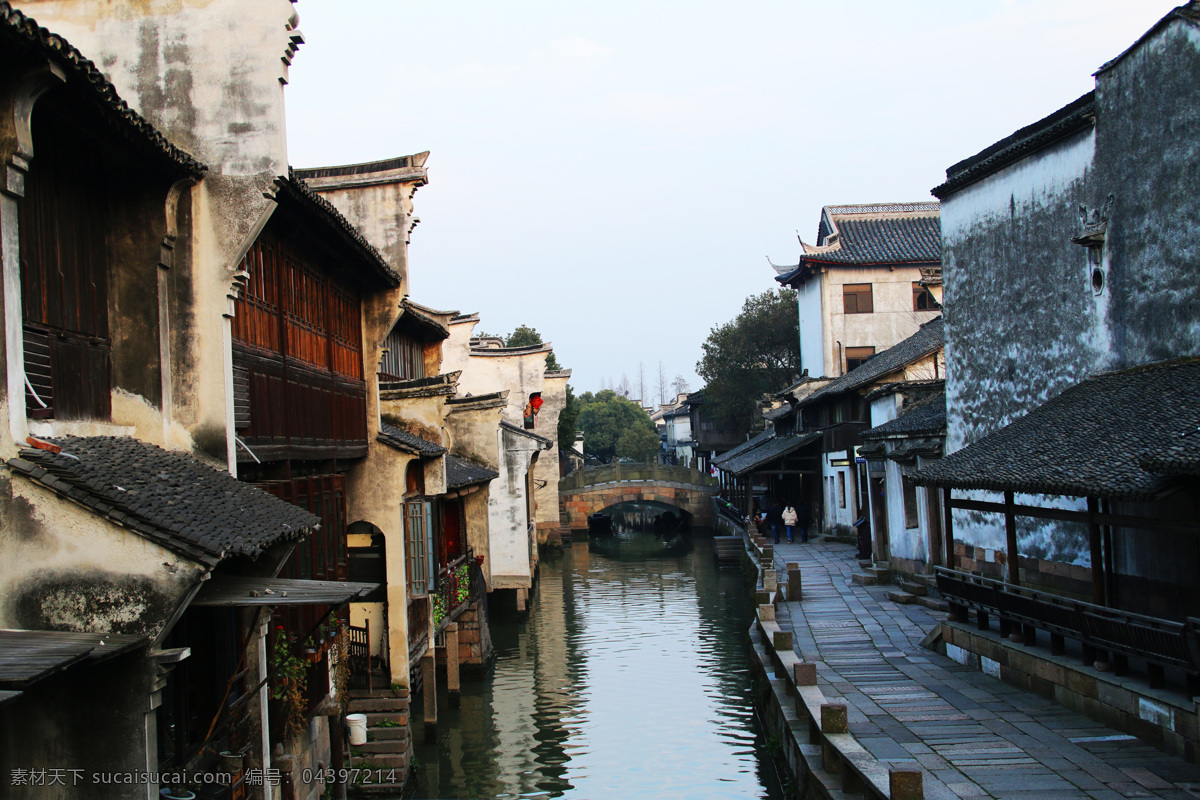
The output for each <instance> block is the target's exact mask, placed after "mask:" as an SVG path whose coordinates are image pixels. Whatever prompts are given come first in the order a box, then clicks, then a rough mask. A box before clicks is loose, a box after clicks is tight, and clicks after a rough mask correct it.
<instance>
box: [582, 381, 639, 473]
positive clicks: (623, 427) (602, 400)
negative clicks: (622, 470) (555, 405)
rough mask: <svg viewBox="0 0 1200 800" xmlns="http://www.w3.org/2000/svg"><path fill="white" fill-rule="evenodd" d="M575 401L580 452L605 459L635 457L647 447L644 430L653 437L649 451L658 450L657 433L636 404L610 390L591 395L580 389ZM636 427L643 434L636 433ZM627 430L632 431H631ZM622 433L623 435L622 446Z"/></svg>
mask: <svg viewBox="0 0 1200 800" xmlns="http://www.w3.org/2000/svg"><path fill="white" fill-rule="evenodd" d="M579 403H580V411H579V428H580V430H582V431H583V451H584V453H586V454H587V455H589V456H595V457H596V458H598V459H600V460H601V461H605V462H607V461H612V459H613V458H614V457H616V456H618V455H621V456H623V457H625V458H639V457H641V456H642V455H643V454H644V453H645V452H646V449H647V448H646V445H645V443H646V442H647V441H648V439H647V436H646V435H645V433H648V434H649V436H650V437H653V439H654V448H653V451H652V452H653V453H656V452H658V432H657V431H656V430H655V429H654V423H653V422H651V421H650V417H649V415H648V414H646V412H645V411H644V410H643V409H642V408H641V406H639V405H638V404H637V403H634V402H632V401H631V400H628V399H626V398H624V397H621V396H620V395H618V394H617V393H616V392H614V391H612V390H611V389H604V390H602V391H600V392H598V393H596V394H594V395H593V394H592V393H591V392H584V393H583V395H582V396H581V397H580V398H579ZM639 429H640V430H641V431H643V432H645V433H636V431H638V430H639ZM631 431H634V433H632V434H631V433H630V432H631ZM622 436H625V442H624V444H623V445H622V444H621V440H622ZM625 453H637V455H625Z"/></svg>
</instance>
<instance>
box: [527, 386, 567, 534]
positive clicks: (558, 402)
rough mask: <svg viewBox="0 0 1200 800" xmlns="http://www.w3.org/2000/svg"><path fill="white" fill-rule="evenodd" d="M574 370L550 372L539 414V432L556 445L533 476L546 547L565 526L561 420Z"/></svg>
mask: <svg viewBox="0 0 1200 800" xmlns="http://www.w3.org/2000/svg"><path fill="white" fill-rule="evenodd" d="M570 377H571V371H570V370H569V369H568V370H561V371H558V372H548V373H546V376H545V379H544V380H543V382H542V408H541V411H540V412H538V418H537V428H536V429H535V431H534V432H535V433H537V434H539V435H541V436H545V437H546V438H547V439H550V440H551V441H553V442H554V443H555V444H554V446H553V447H551V448H550V449H549V450H547V451H546V452H545V454H544V455H542V456H541V457H540V458H538V462H537V467H536V468H535V469H534V473H533V477H534V479H535V480H536V481H537V485H536V488H535V495H536V498H537V509H536V515H537V528H538V544H539V545H542V544H545V543H546V541H547V539H549V538H550V537H551V536H552V535H555V534H557V532H558V529H559V528H560V527H561V524H562V523H561V522H560V519H559V514H560V508H559V502H558V475H559V471H560V468H559V457H558V417H559V415H560V414H561V413H562V410H563V409H564V408H565V407H566V405H567V381H568V380H569V379H570Z"/></svg>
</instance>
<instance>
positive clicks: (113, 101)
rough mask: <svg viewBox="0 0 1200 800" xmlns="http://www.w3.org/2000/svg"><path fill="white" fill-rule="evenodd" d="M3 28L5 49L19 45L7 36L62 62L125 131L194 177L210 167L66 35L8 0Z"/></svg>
mask: <svg viewBox="0 0 1200 800" xmlns="http://www.w3.org/2000/svg"><path fill="white" fill-rule="evenodd" d="M0 31H2V32H4V33H5V34H6V35H5V36H4V39H5V41H6V43H5V44H3V45H2V46H3V47H4V48H5V49H8V48H11V47H16V46H17V45H16V44H9V43H7V40H9V39H15V40H16V41H19V42H22V43H24V45H25V46H27V47H30V48H31V49H36V50H37V51H38V52H39V53H40V54H41V55H42V57H43V58H49V59H51V60H53V61H54V62H55V63H57V64H59V65H61V66H62V67H63V68H64V72H65V73H66V76H67V83H68V84H69V85H72V86H74V87H76V88H77V89H79V90H81V91H83V92H84V93H86V94H87V95H88V96H89V97H91V98H93V99H95V101H96V102H97V104H98V105H99V106H100V108H101V110H102V111H103V112H104V113H105V114H106V115H107V116H108V117H109V118H110V119H112V120H114V121H115V122H116V124H117V125H119V126H120V128H121V132H122V133H124V134H126V135H128V136H130V137H131V138H136V139H137V140H138V141H140V142H141V143H143V144H145V145H148V146H149V147H150V148H151V149H153V150H155V151H157V152H158V153H159V154H161V155H163V156H166V157H167V158H168V159H169V160H170V161H173V162H174V163H176V164H178V165H179V166H180V167H182V168H183V169H184V170H186V171H187V172H188V173H189V174H190V175H192V177H195V178H199V177H201V176H203V175H204V174H205V173H206V172H207V171H208V167H207V166H205V165H204V164H202V163H201V162H199V161H198V160H196V159H195V158H194V157H192V156H191V155H189V154H188V153H186V152H184V151H183V150H180V149H179V148H178V147H176V146H175V145H173V144H171V143H170V142H169V141H168V140H167V138H166V137H165V136H163V135H162V133H160V132H159V131H158V129H157V128H155V127H154V126H153V125H151V124H150V123H149V122H147V121H146V120H145V119H143V118H142V116H141V115H140V114H138V113H137V112H136V111H134V110H133V109H132V108H130V107H129V104H128V103H126V102H125V101H124V100H122V99H121V97H120V95H118V94H117V90H116V89H115V88H114V87H113V85H112V83H110V82H109V80H108V78H106V77H105V76H104V73H103V72H101V71H100V70H99V69H98V68H97V67H96V64H95V63H94V62H92V61H90V60H89V59H88V58H86V57H85V56H84V55H83V54H82V53H80V52H79V51H78V50H77V49H76V48H75V47H74V46H72V45H71V43H70V42H68V41H67V40H66V39H64V38H63V37H61V36H59V35H58V34H55V33H51V32H50V31H48V30H46V29H45V28H42V27H40V26H39V25H38V23H37V20H34V19H31V18H30V17H27V16H26V15H25V14H23V13H21V12H20V11H18V10H16V9H14V8H13V7H12V5H11V4H10V3H8V2H6V0H0Z"/></svg>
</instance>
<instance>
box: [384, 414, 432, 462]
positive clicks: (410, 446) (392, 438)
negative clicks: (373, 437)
mask: <svg viewBox="0 0 1200 800" xmlns="http://www.w3.org/2000/svg"><path fill="white" fill-rule="evenodd" d="M377 438H378V439H379V441H380V442H383V443H384V444H386V445H391V446H392V447H394V448H396V449H397V450H403V451H404V452H406V453H414V454H416V455H419V456H424V457H426V458H432V457H433V456H440V455H442V454H443V453H445V452H446V448H445V447H442V445H441V444H439V443H438V442H431V441H429V440H428V439H422V438H421V437H420V436H417V435H416V434H414V433H409V432H408V431H406V430H404V429H403V428H397V427H396V426H395V425H388V424H387V423H386V422H385V423H383V424H381V425H380V426H379V436H378V437H377Z"/></svg>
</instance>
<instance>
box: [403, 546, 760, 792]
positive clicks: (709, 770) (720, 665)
mask: <svg viewBox="0 0 1200 800" xmlns="http://www.w3.org/2000/svg"><path fill="white" fill-rule="evenodd" d="M749 621H750V599H749V598H748V597H747V593H746V591H745V589H744V588H743V585H742V580H741V576H740V574H739V573H738V572H737V571H734V570H724V571H719V570H718V569H717V568H716V565H715V563H714V560H713V557H712V550H711V543H710V540H709V538H708V537H707V536H705V535H701V534H699V533H698V534H697V538H696V539H695V541H694V542H692V541H691V540H689V541H688V543H687V545H686V546H684V547H680V546H679V544H678V543H677V542H672V541H670V540H668V541H667V542H666V543H665V544H664V541H663V540H662V539H661V538H658V537H655V536H654V535H653V534H640V533H633V534H630V533H627V534H619V535H616V536H613V537H612V538H610V539H606V540H604V541H602V542H593V543H592V544H591V547H590V549H589V546H588V544H586V543H582V542H577V543H575V544H574V545H573V546H571V547H569V548H568V549H567V551H566V553H565V555H564V557H563V558H562V559H561V560H554V561H544V562H542V566H541V578H540V586H539V589H538V593H537V595H536V596H535V597H534V599H533V600H532V602H531V606H530V614H529V617H528V619H527V620H525V621H521V622H516V621H510V620H501V619H496V618H493V620H492V638H493V641H494V643H495V646H496V654H497V658H496V666H495V671H494V674H493V675H491V676H490V677H489V678H488V679H487V680H484V681H479V682H475V683H469V682H464V684H463V692H462V708H461V710H457V711H452V710H451V709H449V708H448V707H447V706H446V704H445V698H444V697H440V698H439V700H440V701H441V707H440V708H439V709H438V717H439V725H438V736H437V741H436V743H435V744H430V745H422V744H421V743H422V742H423V741H424V732H423V730H422V724H421V714H420V713H419V712H418V713H414V715H413V717H414V721H413V735H414V737H415V740H416V741H417V743H418V748H417V751H418V756H419V759H420V762H421V763H420V767H419V769H418V770H417V776H418V779H419V781H420V783H419V785H418V787H417V796H418V797H430V798H543V797H545V798H550V797H564V796H566V797H571V798H586V800H601V799H602V798H610V797H611V798H617V797H619V798H622V800H625V799H626V798H631V797H655V798H669V797H680V798H683V797H686V798H708V797H712V798H718V797H729V798H739V800H741V799H743V798H772V799H773V798H777V797H779V796H780V795H779V790H778V787H777V786H775V785H774V777H773V771H772V767H771V766H770V765H769V764H768V763H766V762H765V761H763V760H762V759H760V757H759V754H760V753H761V752H762V747H761V745H762V741H761V734H760V733H758V730H757V725H756V723H755V721H754V717H753V712H752V710H751V697H750V685H749V684H750V678H749V671H748V668H747V663H746V658H747V650H746V647H747V645H746V644H745V640H744V636H745V631H746V628H747V626H748V625H749ZM768 777H769V779H768Z"/></svg>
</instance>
